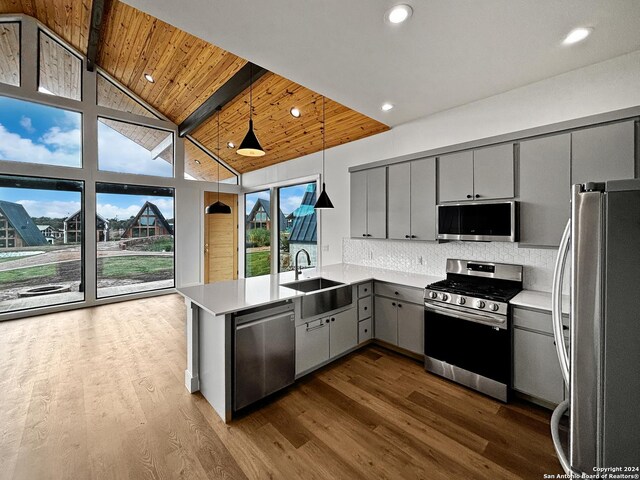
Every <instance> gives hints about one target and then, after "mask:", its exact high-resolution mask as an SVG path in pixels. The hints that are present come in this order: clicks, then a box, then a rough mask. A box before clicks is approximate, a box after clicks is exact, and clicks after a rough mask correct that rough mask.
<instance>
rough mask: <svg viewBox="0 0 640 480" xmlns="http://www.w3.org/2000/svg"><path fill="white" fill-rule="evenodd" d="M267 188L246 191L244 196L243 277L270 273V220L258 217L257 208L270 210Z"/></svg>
mask: <svg viewBox="0 0 640 480" xmlns="http://www.w3.org/2000/svg"><path fill="white" fill-rule="evenodd" d="M269 195H270V192H269V190H263V191H261V192H254V193H247V194H246V195H245V196H244V202H245V212H246V222H245V262H244V270H245V277H247V278H248V277H255V276H257V275H267V274H269V273H271V221H270V220H269V219H268V217H266V216H265V217H264V218H258V217H257V214H258V210H260V209H261V207H263V208H264V209H265V210H266V211H267V212H269V211H270V210H269V209H270V201H269Z"/></svg>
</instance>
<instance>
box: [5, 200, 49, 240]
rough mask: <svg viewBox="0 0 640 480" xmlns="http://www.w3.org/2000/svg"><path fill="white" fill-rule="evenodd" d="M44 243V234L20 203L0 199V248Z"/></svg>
mask: <svg viewBox="0 0 640 480" xmlns="http://www.w3.org/2000/svg"><path fill="white" fill-rule="evenodd" d="M46 244H47V241H46V240H45V238H44V236H43V235H42V233H40V230H39V229H38V227H37V226H36V224H35V223H34V221H33V219H32V218H31V217H30V216H29V214H28V213H27V211H26V210H25V208H24V207H23V206H22V205H20V204H19V203H13V202H7V201H4V200H0V249H3V248H19V247H35V246H39V245H46Z"/></svg>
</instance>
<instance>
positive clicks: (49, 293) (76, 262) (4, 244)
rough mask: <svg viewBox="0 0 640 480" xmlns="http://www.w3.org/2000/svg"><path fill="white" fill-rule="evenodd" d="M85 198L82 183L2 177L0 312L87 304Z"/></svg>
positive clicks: (0, 206)
mask: <svg viewBox="0 0 640 480" xmlns="http://www.w3.org/2000/svg"><path fill="white" fill-rule="evenodd" d="M82 194H83V183H82V182H79V181H71V180H54V179H48V178H35V177H17V176H9V175H0V233H1V235H0V312H11V311H16V310H25V309H31V308H38V307H44V306H49V305H59V304H63V303H70V302H78V301H82V300H84V285H83V264H82V262H83V258H84V256H83V254H82V249H83V245H82V238H83V219H84V211H83V208H82V205H83V198H82ZM73 219H76V220H77V221H72V220H73Z"/></svg>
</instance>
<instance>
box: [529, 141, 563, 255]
mask: <svg viewBox="0 0 640 480" xmlns="http://www.w3.org/2000/svg"><path fill="white" fill-rule="evenodd" d="M570 162H571V134H569V133H566V134H563V135H554V136H551V137H543V138H538V139H534V140H527V141H524V142H521V143H520V243H521V244H525V245H534V246H541V247H557V246H558V245H559V244H560V238H561V237H562V232H563V230H564V226H565V224H566V223H567V220H568V219H569V216H570V205H569V200H570V188H569V186H570V180H569V175H570Z"/></svg>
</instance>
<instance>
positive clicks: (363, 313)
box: [358, 297, 372, 320]
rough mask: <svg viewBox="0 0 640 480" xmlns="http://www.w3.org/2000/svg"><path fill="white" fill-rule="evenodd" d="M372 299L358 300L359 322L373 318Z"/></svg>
mask: <svg viewBox="0 0 640 480" xmlns="http://www.w3.org/2000/svg"><path fill="white" fill-rule="evenodd" d="M371 310H372V307H371V297H364V298H361V299H360V300H358V320H364V319H365V318H369V317H370V316H371Z"/></svg>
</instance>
